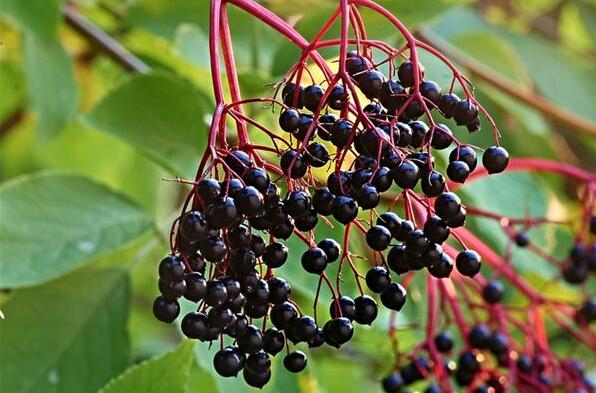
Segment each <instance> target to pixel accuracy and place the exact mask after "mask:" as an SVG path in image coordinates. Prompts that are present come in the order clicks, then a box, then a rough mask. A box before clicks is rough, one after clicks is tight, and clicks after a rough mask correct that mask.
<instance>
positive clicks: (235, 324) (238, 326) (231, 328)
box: [225, 314, 249, 338]
mask: <svg viewBox="0 0 596 393" xmlns="http://www.w3.org/2000/svg"><path fill="white" fill-rule="evenodd" d="M248 325H249V323H248V318H247V317H246V315H243V314H236V315H234V319H233V320H232V322H230V323H229V324H228V326H226V328H225V333H226V334H227V335H228V336H230V337H232V338H237V337H238V336H239V335H241V334H242V333H243V332H244V330H245V329H246V328H247V327H248Z"/></svg>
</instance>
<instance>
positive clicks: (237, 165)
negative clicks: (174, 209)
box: [197, 150, 253, 198]
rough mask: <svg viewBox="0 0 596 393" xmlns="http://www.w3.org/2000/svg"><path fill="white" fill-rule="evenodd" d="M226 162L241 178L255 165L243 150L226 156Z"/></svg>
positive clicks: (234, 151)
mask: <svg viewBox="0 0 596 393" xmlns="http://www.w3.org/2000/svg"><path fill="white" fill-rule="evenodd" d="M224 162H225V163H226V165H227V166H228V167H230V169H232V171H234V172H236V174H237V175H238V176H241V175H242V174H243V173H244V171H245V170H246V168H249V167H251V166H252V165H253V162H252V160H251V159H250V157H249V155H248V154H246V153H245V152H244V151H242V150H233V151H231V152H230V154H228V155H226V156H225V158H224ZM197 191H198V190H197ZM199 198H201V195H199Z"/></svg>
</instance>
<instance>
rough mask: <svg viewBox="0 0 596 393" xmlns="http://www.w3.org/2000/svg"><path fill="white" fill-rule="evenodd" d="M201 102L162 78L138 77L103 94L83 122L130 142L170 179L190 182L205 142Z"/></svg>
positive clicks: (180, 84)
mask: <svg viewBox="0 0 596 393" xmlns="http://www.w3.org/2000/svg"><path fill="white" fill-rule="evenodd" d="M206 102H207V100H206V98H205V97H204V96H203V95H202V94H201V93H200V92H199V91H198V90H196V89H195V88H194V87H193V86H192V85H191V84H190V83H188V82H186V81H185V80H183V79H181V78H179V77H176V76H174V75H166V74H161V73H154V74H145V75H137V76H134V77H132V78H130V79H129V80H127V81H126V82H124V83H123V84H122V85H120V86H119V87H118V88H117V89H116V90H114V91H113V92H111V93H110V94H108V95H107V96H106V97H105V98H104V99H103V100H101V102H100V103H99V104H97V105H96V106H95V107H94V108H93V109H92V110H91V112H90V113H89V114H88V115H87V116H86V117H85V121H86V123H87V124H88V125H89V126H91V127H94V128H96V129H98V130H101V131H104V132H107V133H110V134H113V135H115V136H117V137H119V138H122V139H124V140H125V141H127V142H129V143H131V144H132V145H134V146H135V147H137V148H138V149H140V150H141V151H143V152H144V153H145V154H147V155H148V156H149V157H150V158H152V159H153V160H155V161H156V162H158V163H159V164H161V165H162V166H163V167H165V168H167V169H169V170H171V171H172V172H173V174H174V175H177V176H183V177H187V178H188V177H194V172H195V170H196V169H195V168H196V166H197V165H198V162H199V159H200V156H201V154H202V153H203V150H204V147H205V146H206V142H207V135H208V126H207V124H206V123H205V119H204V116H205V114H206V113H207V109H206V106H207V104H206Z"/></svg>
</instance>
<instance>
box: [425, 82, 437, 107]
mask: <svg viewBox="0 0 596 393" xmlns="http://www.w3.org/2000/svg"><path fill="white" fill-rule="evenodd" d="M420 94H422V96H423V97H426V98H428V100H429V101H430V102H432V103H433V104H435V105H438V104H439V100H440V99H441V86H439V85H438V84H437V82H434V81H424V82H422V83H421V84H420Z"/></svg>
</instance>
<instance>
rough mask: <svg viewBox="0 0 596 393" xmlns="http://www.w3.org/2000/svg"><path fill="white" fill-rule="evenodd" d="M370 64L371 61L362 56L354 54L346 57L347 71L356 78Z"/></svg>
mask: <svg viewBox="0 0 596 393" xmlns="http://www.w3.org/2000/svg"><path fill="white" fill-rule="evenodd" d="M369 66H370V63H369V61H368V60H367V59H366V58H364V57H362V56H352V57H349V58H348V59H346V71H348V74H350V75H351V76H352V77H354V78H359V75H358V74H360V73H362V72H363V71H366V70H367V69H368V67H369Z"/></svg>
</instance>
